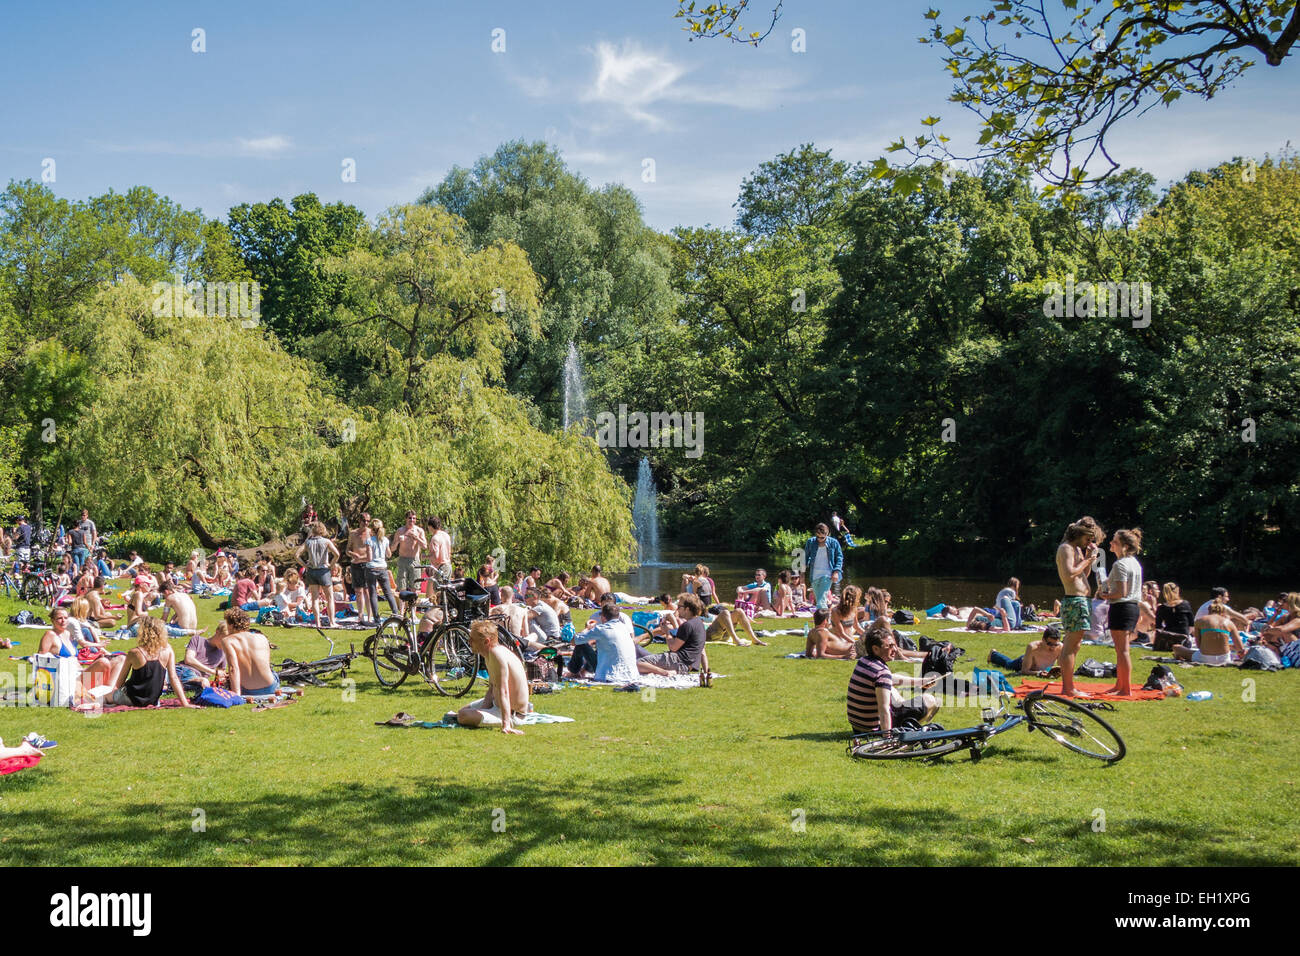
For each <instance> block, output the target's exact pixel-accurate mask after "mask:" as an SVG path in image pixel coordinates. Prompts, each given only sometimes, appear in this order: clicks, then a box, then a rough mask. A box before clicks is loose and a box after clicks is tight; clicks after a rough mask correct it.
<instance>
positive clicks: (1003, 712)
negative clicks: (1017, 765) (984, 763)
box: [897, 691, 1028, 743]
mask: <svg viewBox="0 0 1300 956" xmlns="http://www.w3.org/2000/svg"><path fill="white" fill-rule="evenodd" d="M998 697H999V700H1000V701H1001V704H1000V706H999V707H998V710H997V711H996V712H995V713H992V714H990V715H989V716H988V717H987V718H986V719H985V721H984V722H983V723H982V724H979V725H978V726H975V727H959V728H956V729H954V730H900V731H899V732H898V733H897V737H898V739H899V741H901V742H902V743H925V742H929V741H939V740H963V739H966V738H972V737H978V738H980V739H981V741H983V742H987V741H988V740H990V739H991V738H993V737H996V736H997V735H998V734H1001V733H1004V732H1006V731H1008V730H1010V729H1011V728H1013V727H1017V726H1019V725H1020V724H1023V723H1024V722H1025V721H1026V720H1027V719H1028V718H1027V717H1026V716H1025V714H1024V713H1023V711H1022V712H1021V713H1018V714H1013V713H1011V712H1010V707H1009V705H1010V703H1011V701H1012V700H1014V699H1015V698H1014V697H1013V696H1012V695H1011V694H1008V693H1007V692H1006V691H1003V692H1001V693H1000V694H999V695H998Z"/></svg>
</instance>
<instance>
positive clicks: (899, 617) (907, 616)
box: [894, 611, 916, 624]
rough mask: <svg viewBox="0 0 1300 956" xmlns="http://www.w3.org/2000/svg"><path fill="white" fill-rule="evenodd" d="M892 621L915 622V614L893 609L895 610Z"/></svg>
mask: <svg viewBox="0 0 1300 956" xmlns="http://www.w3.org/2000/svg"><path fill="white" fill-rule="evenodd" d="M894 623H895V624H915V623H916V615H915V614H913V613H912V612H911V611H895V612H894Z"/></svg>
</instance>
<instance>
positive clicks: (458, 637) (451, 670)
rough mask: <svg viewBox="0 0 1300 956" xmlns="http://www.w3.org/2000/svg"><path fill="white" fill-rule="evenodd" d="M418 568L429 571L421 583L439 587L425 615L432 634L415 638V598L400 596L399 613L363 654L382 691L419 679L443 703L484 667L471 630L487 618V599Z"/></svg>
mask: <svg viewBox="0 0 1300 956" xmlns="http://www.w3.org/2000/svg"><path fill="white" fill-rule="evenodd" d="M417 568H418V570H420V571H425V572H427V571H432V572H433V574H432V575H428V574H426V575H425V577H424V578H423V580H425V581H428V580H433V581H435V582H436V583H437V599H436V601H435V602H434V605H433V606H432V607H431V608H430V610H429V614H428V617H430V618H431V619H432V620H433V627H432V629H431V630H428V631H426V632H424V633H423V634H421V633H420V632H419V622H418V620H417V617H416V613H417V604H418V601H419V593H418V592H416V591H402V592H401V593H400V594H399V595H398V597H399V598H400V599H401V601H402V613H401V614H396V615H392V616H390V617H388V618H387V619H386V620H384V621H382V622H381V623H380V625H379V627H378V628H376V629H375V633H374V634H372V635H371V636H370V637H368V638H367V639H366V642H365V644H363V645H362V649H361V653H362V654H363V655H364V656H366V657H369V658H370V660H371V662H372V663H373V664H374V668H375V677H376V678H377V679H378V681H379V683H380V684H382V685H383V686H385V687H399V686H401V684H402V683H403V682H404V681H405V680H406V678H408V677H410V676H411V675H413V674H419V675H420V676H421V677H423V678H424V679H425V681H427V682H428V683H429V684H430V685H432V687H433V688H434V689H435V690H436V691H437V692H438V693H439V694H442V695H443V696H444V697H464V696H465V695H466V694H467V693H469V690H470V688H471V687H473V686H474V683H475V682H476V681H477V680H478V672H479V668H480V667H481V666H482V665H481V661H480V659H479V656H478V655H477V654H475V653H474V651H473V649H471V647H470V644H469V624H470V622H471V621H473V620H477V619H479V618H483V617H486V615H487V602H488V593H487V591H486V590H484V589H483V588H482V587H481V586H480V585H479V584H478V582H477V581H474V580H473V579H469V578H466V579H463V580H450V579H448V578H446V577H445V576H444V575H443V574H442V573H441V572H440V571H439V570H438V569H437V568H436V567H434V566H433V565H427V564H426V565H418V566H417Z"/></svg>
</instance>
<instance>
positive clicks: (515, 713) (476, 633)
mask: <svg viewBox="0 0 1300 956" xmlns="http://www.w3.org/2000/svg"><path fill="white" fill-rule="evenodd" d="M469 646H470V648H471V649H472V650H473V651H474V653H475V654H477V655H479V657H481V658H483V660H485V661H486V662H487V672H488V688H487V693H486V694H484V695H483V696H482V697H481V698H479V699H478V700H476V701H474V702H473V703H471V704H466V705H465V706H464V707H462V708H461V709H460V710H458V711H456V722H457V723H458V724H460V725H461V726H462V727H500V728H501V732H502V733H503V734H520V735H522V734H523V731H522V730H519V729H518V728H517V727H515V725H514V722H515V721H516V720H519V719H522V718H523V717H525V716H526V715H527V714H528V712H529V710H530V704H529V703H528V676H527V674H526V673H525V672H524V662H523V661H521V660H520V659H519V658H518V656H516V655H515V654H513V653H511V652H510V650H509V649H507V648H505V647H502V646H501V644H500V643H499V642H498V640H497V629H496V625H495V624H493V623H492V622H491V621H475V622H474V623H473V624H471V625H470V628H469ZM444 720H445V718H444Z"/></svg>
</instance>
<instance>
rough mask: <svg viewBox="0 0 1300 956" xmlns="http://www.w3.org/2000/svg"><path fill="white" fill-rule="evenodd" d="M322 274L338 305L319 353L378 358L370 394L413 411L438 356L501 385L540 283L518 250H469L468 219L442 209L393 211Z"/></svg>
mask: <svg viewBox="0 0 1300 956" xmlns="http://www.w3.org/2000/svg"><path fill="white" fill-rule="evenodd" d="M326 273H327V274H328V275H330V276H332V277H336V278H337V279H339V280H340V282H341V283H342V289H343V291H342V294H341V299H342V303H343V304H342V305H341V306H340V307H339V308H338V309H336V310H335V312H334V314H333V319H332V322H333V328H332V330H331V331H330V333H329V334H328V337H327V338H325V339H324V344H325V345H326V347H329V348H332V349H336V350H344V349H346V350H350V351H352V352H353V353H354V354H355V353H357V352H368V353H370V354H371V355H372V356H376V358H375V359H373V361H374V363H375V367H376V368H377V370H378V371H379V372H380V374H381V376H382V377H378V378H377V379H376V380H375V381H374V382H373V386H372V388H371V395H372V397H373V398H374V400H375V403H376V404H379V405H380V406H382V407H392V406H393V405H394V404H396V403H397V402H401V403H402V404H403V405H405V407H406V408H408V409H413V408H415V406H416V404H417V401H416V400H417V396H418V386H419V382H420V373H421V369H422V368H423V367H424V365H425V364H426V363H427V362H428V361H430V360H431V359H432V358H433V357H435V356H439V355H449V356H452V357H454V358H456V359H457V360H459V361H461V362H463V363H464V364H465V365H466V367H467V369H470V370H472V371H473V372H474V373H475V374H477V375H479V376H481V377H482V378H484V379H486V380H488V381H499V380H500V379H501V378H502V375H503V373H504V361H505V349H506V347H507V346H508V344H509V342H510V340H511V339H512V337H513V335H514V329H515V328H519V327H522V328H525V329H528V330H530V331H533V332H535V331H536V324H537V315H538V312H539V306H538V301H537V295H538V283H537V277H536V276H535V275H534V274H533V270H532V268H531V267H530V266H529V264H528V257H527V256H526V255H525V254H524V252H523V250H521V249H520V248H519V247H518V246H516V245H515V244H513V243H511V242H507V241H505V240H497V241H494V242H492V243H490V244H488V245H486V246H483V247H481V248H475V247H474V244H473V243H472V242H471V240H470V237H469V234H468V231H467V230H466V228H465V222H464V220H462V219H461V218H460V217H459V216H455V215H453V214H451V213H449V212H447V211H446V210H445V209H443V208H441V207H437V206H417V205H413V206H399V207H396V208H395V209H393V210H391V211H390V212H389V213H387V214H385V215H384V216H382V217H381V218H380V220H379V222H378V224H377V225H376V226H375V229H374V231H373V235H372V237H371V240H370V242H368V243H367V246H366V247H365V248H361V249H355V250H353V251H352V252H351V253H349V254H348V255H347V256H344V257H338V258H334V259H331V260H329V261H328V262H327V263H326ZM319 344H321V343H318V345H319Z"/></svg>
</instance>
